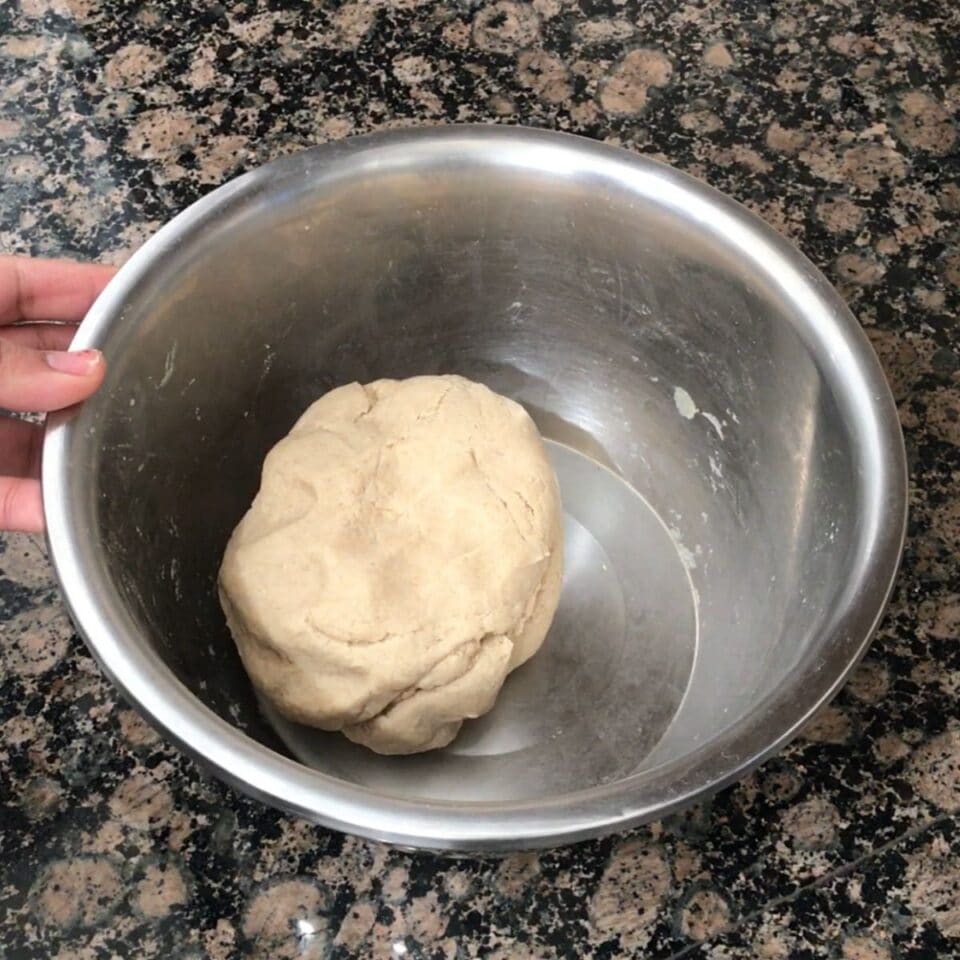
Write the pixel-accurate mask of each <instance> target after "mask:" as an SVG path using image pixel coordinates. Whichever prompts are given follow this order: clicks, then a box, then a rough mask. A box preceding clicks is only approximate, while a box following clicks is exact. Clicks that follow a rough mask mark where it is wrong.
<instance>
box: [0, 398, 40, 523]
mask: <svg viewBox="0 0 960 960" xmlns="http://www.w3.org/2000/svg"><path fill="white" fill-rule="evenodd" d="M42 447H43V427H41V426H40V424H38V423H28V422H27V421H26V420H17V419H16V418H15V417H0V476H6V477H36V478H39V476H40V450H41V449H42ZM0 529H2V527H0Z"/></svg>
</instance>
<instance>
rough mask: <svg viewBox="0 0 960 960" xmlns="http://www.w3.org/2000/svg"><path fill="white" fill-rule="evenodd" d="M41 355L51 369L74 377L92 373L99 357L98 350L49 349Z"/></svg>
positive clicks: (98, 361)
mask: <svg viewBox="0 0 960 960" xmlns="http://www.w3.org/2000/svg"><path fill="white" fill-rule="evenodd" d="M43 356H44V359H45V360H46V361H47V366H48V367H50V369H51V370H56V371H57V373H69V374H72V375H73V376H75V377H85V376H87V375H88V374H90V373H92V372H93V369H94V368H95V367H96V365H97V364H98V363H100V359H101V355H100V351H99V350H76V351H68V350H51V351H50V352H49V353H45V354H44V355H43Z"/></svg>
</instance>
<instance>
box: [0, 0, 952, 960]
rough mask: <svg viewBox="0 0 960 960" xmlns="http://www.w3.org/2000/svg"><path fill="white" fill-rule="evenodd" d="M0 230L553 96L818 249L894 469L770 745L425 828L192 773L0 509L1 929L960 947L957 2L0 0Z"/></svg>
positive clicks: (22, 246)
mask: <svg viewBox="0 0 960 960" xmlns="http://www.w3.org/2000/svg"><path fill="white" fill-rule="evenodd" d="M0 25H2V34H0V157H2V162H0V184H2V190H0V231H2V233H0V247H2V249H3V250H4V251H7V252H14V251H16V252H24V253H33V254H43V255H68V256H75V257H81V258H100V259H105V260H110V261H117V262H119V261H121V260H123V258H124V257H126V256H127V255H128V254H129V252H130V251H131V250H132V249H134V248H135V247H136V246H137V245H138V244H139V243H141V242H142V241H143V239H144V238H146V237H147V236H149V235H150V234H151V232H152V231H154V230H155V229H156V228H157V227H158V226H159V225H160V224H161V223H162V222H163V221H164V220H166V219H167V218H168V217H170V216H171V215H172V214H173V213H175V212H176V211H179V210H180V209H182V208H183V207H185V206H186V205H187V204H189V203H190V202H191V201H193V200H194V199H196V198H197V197H199V196H200V195H202V194H203V193H204V192H205V191H207V190H209V189H210V188H211V187H212V186H214V185H215V184H218V183H220V182H221V181H223V180H224V179H226V178H228V177H230V176H232V175H234V174H236V173H237V172H239V171H241V170H244V169H247V168H249V167H251V166H253V165H256V164H258V163H260V162H262V161H265V160H267V159H270V158H273V157H276V156H278V155H280V154H283V153H287V152H290V151H293V150H297V149H299V148H301V147H303V146H306V145H308V144H312V143H315V142H317V141H321V140H326V139H331V138H339V137H344V136H347V135H349V134H352V133H356V132H360V131H368V130H372V129H375V128H383V127H388V126H397V125H407V124H422V123H430V122H437V121H442V122H449V121H477V120H479V121H487V122H503V123H517V122H522V123H526V124H533V125H537V126H544V127H550V128H556V129H561V130H570V131H575V132H579V133H583V134H586V135H588V136H591V137H595V138H600V139H603V140H607V141H609V142H612V143H618V144H622V145H624V146H626V147H628V148H629V149H631V150H636V151H639V152H642V153H646V154H649V155H652V156H655V157H659V158H662V159H664V160H667V161H669V162H671V163H673V164H676V165H677V166H679V167H680V168H681V169H683V170H686V171H689V172H691V173H693V174H696V175H697V176H700V177H703V178H704V179H706V180H707V181H708V182H710V183H711V184H713V185H714V186H716V187H719V188H720V189H722V190H724V191H726V192H728V193H730V194H732V195H733V196H734V197H737V198H738V199H740V200H741V201H743V202H744V203H746V204H747V205H748V206H749V207H751V208H752V209H753V210H755V211H757V212H758V213H760V214H761V215H762V216H763V217H765V218H766V220H767V221H768V222H769V223H771V224H772V225H773V226H774V227H775V228H776V229H777V230H779V231H781V232H782V233H783V234H784V235H786V236H787V237H789V238H791V239H792V240H794V241H795V242H796V243H798V244H799V245H800V247H801V248H802V249H803V250H804V251H805V252H806V253H807V254H808V255H809V256H810V257H811V258H812V259H813V260H814V261H815V262H816V263H817V264H818V265H819V266H820V267H821V268H822V269H824V270H825V271H826V272H827V274H828V275H829V276H830V277H831V278H832V279H833V280H834V282H835V283H836V284H837V285H838V287H839V288H840V290H841V291H842V293H843V294H844V295H845V296H846V298H847V299H848V300H849V302H850V304H851V306H852V308H853V310H854V311H855V313H856V314H857V316H858V317H859V319H860V321H861V322H862V323H863V325H864V327H865V328H866V330H867V332H868V334H869V336H870V338H871V340H872V341H873V344H874V346H875V347H876V349H877V352H878V353H879V355H880V357H881V359H882V361H883V363H884V365H885V367H886V370H887V372H888V374H889V377H890V381H891V384H892V386H893V391H894V393H895V396H896V400H897V403H898V405H899V409H900V415H901V418H902V422H903V426H904V430H905V434H906V441H907V447H908V451H909V459H910V465H911V470H912V485H911V491H912V493H911V510H912V514H911V521H910V533H909V540H908V543H907V548H906V556H905V561H904V566H903V573H902V576H901V578H900V581H899V586H898V588H897V590H896V593H895V596H894V599H893V603H892V606H891V609H890V611H889V613H888V615H887V617H886V619H885V620H884V622H883V625H882V627H881V629H880V632H879V635H878V637H877V640H876V642H875V644H874V646H873V648H872V650H871V653H870V654H869V656H868V658H867V659H866V661H865V662H864V663H863V664H862V666H861V667H860V668H859V669H858V670H857V672H856V674H855V676H854V678H853V680H852V681H851V682H850V684H849V685H848V687H847V688H846V689H845V690H844V692H843V693H842V694H841V696H840V698H839V699H838V700H837V702H836V703H835V704H834V705H832V706H831V707H830V708H829V709H828V710H827V711H826V712H825V713H823V715H822V716H821V717H820V718H819V719H818V720H817V721H816V722H815V723H814V724H813V725H812V726H811V727H809V728H808V729H807V730H806V731H805V733H804V735H803V736H802V737H801V738H800V739H799V740H798V741H797V742H796V743H795V744H794V745H793V746H791V747H790V748H789V749H788V750H787V751H786V752H785V753H783V754H782V755H781V756H780V757H778V758H777V759H775V760H773V761H770V762H768V763H767V764H766V765H764V766H763V767H762V768H761V769H760V770H759V771H757V772H756V773H754V774H753V775H751V776H749V777H747V778H746V779H745V780H744V781H742V782H741V783H739V784H737V785H736V786H734V787H732V788H730V789H728V790H726V791H725V792H723V793H721V794H720V795H719V796H717V797H716V798H715V799H713V800H712V801H711V802H708V803H705V804H703V805H701V806H698V807H696V808H695V809H693V810H691V811H689V812H687V813H685V814H683V815H680V816H677V817H674V818H671V819H669V820H667V821H664V822H662V823H656V824H653V825H650V826H648V827H644V828H642V829H638V830H634V831H631V832H629V833H627V834H624V835H621V836H614V837H610V838H608V839H606V840H603V841H598V842H591V843H586V844H582V845H580V846H577V847H574V848H567V849H561V850H557V851H554V852H549V853H541V854H539V855H533V854H531V855H520V856H511V857H508V858H506V859H504V860H500V861H497V860H490V861H470V860H464V861H456V862H453V861H444V860H438V859H434V858H432V857H429V856H416V855H409V854H406V853H400V852H395V851H391V850H388V849H385V848H383V847H379V846H376V845H374V844H370V843H366V842H363V841H360V840H356V839H352V838H347V837H344V836H340V835H338V834H334V833H330V832H328V831H325V830H322V829H319V828H317V827H314V826H311V825H310V824H308V823H306V822H304V821H302V820H297V819H293V818H291V817H288V816H284V815H282V814H279V813H276V812H274V811H272V810H269V809H266V808H264V807H262V806H261V805H259V804H258V803H255V802H253V801H249V800H246V799H244V798H242V797H240V796H238V795H236V794H235V793H233V792H232V791H231V790H229V789H228V788H226V787H224V786H222V785H220V784H219V783H216V782H213V781H211V780H209V779H207V778H205V777H203V776H201V774H200V772H199V771H198V769H197V768H196V767H195V765H194V764H193V763H192V762H190V761H189V760H187V759H186V758H185V757H184V756H182V755H181V754H180V753H179V752H178V751H177V750H175V749H174V748H172V747H170V746H168V745H166V744H165V743H163V742H162V741H161V740H160V738H159V737H158V735H157V734H156V733H155V732H154V731H153V730H152V729H151V728H150V727H149V726H148V725H147V724H146V723H145V722H144V721H142V720H141V719H140V718H139V717H138V715H137V714H136V713H134V712H133V711H132V710H130V709H129V708H127V707H126V706H125V705H124V704H123V703H121V702H120V701H119V700H118V698H117V696H116V694H115V693H114V691H113V689H112V688H111V685H110V684H109V683H108V682H107V681H106V680H105V679H104V678H103V677H102V676H101V674H100V672H99V670H98V668H97V667H96V665H95V664H94V662H93V661H92V660H91V658H90V656H89V655H88V654H87V653H86V651H85V649H84V647H83V646H82V644H81V643H80V641H79V640H78V639H77V638H76V636H75V635H74V633H73V630H72V629H71V626H70V624H69V621H68V620H67V617H66V615H65V613H64V610H63V606H62V603H61V600H60V597H59V594H58V591H57V589H56V586H55V584H54V580H53V575H52V572H51V569H50V565H49V563H48V561H47V558H46V556H45V553H44V546H43V543H42V540H41V539H40V538H37V537H28V536H16V535H10V536H6V537H0V622H2V634H3V639H2V643H0V656H2V659H3V671H2V697H0V719H2V734H0V780H2V790H0V802H2V805H3V811H2V819H0V839H2V857H0V955H2V956H3V957H6V958H9V960H15V958H17V960H18V958H26V957H36V958H60V960H66V958H83V960H94V958H107V957H138V958H151V957H171V956H175V957H185V958H195V957H209V958H213V960H226V958H234V957H241V956H249V957H262V958H268V957H269V958H282V957H303V958H320V957H349V956H376V957H391V956H392V957H414V958H428V957H429V958H433V957H446V958H465V957H485V958H487V957H488V958H518V960H522V958H525V957H537V958H541V957H542V958H552V957H570V958H575V957H581V956H597V957H614V956H624V955H632V956H649V957H656V958H667V957H681V956H682V957H709V958H716V960H721V958H740V957H744V958H746V957H758V958H770V960H773V958H787V957H796V958H814V957H816V958H820V957H823V958H844V960H881V958H883V960H887V958H898V960H907V958H928V957H946V956H958V955H960V853H958V852H957V850H958V842H957V835H958V814H960V706H958V697H960V647H958V644H957V643H956V641H957V639H958V634H960V593H958V590H960V331H958V329H957V307H958V303H960V225H958V224H960V159H958V130H957V115H958V108H960V76H958V72H957V64H958V57H960V41H958V37H960V8H958V7H956V6H955V5H953V4H951V3H947V2H943V0H941V2H937V0H897V2H894V0H885V2H879V0H835V2H831V3H825V4H821V3H816V2H813V0H806V2H804V0H767V2H761V0H758V2H745V0H696V2H688V3H684V2H683V0H642V2H640V0H596V2H591V0H582V2H579V3H577V2H571V0H534V2H532V3H518V2H509V0H499V2H478V0H457V2H429V0H428V2H417V0H396V2H388V0H351V2H346V3H340V4H332V3H320V2H311V0H292V2H277V0H271V2H264V3H255V2H253V0H239V2H232V0H225V2H224V3H223V4H222V5H221V4H217V3H207V2H201V0H182V2H175V0H114V2H111V3H106V2H103V0H19V2H14V0H11V2H8V3H5V4H3V6H2V7H0Z"/></svg>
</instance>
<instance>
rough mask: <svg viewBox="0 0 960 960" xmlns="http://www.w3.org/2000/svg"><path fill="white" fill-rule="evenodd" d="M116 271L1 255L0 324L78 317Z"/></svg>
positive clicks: (94, 265)
mask: <svg viewBox="0 0 960 960" xmlns="http://www.w3.org/2000/svg"><path fill="white" fill-rule="evenodd" d="M115 272H116V270H115V268H114V267H107V266H102V265H100V264H87V263H72V262H70V261H69V260H32V259H30V258H29V257H0V324H8V323H13V322H14V321H16V320H74V321H75V320H80V319H81V318H82V317H83V315H84V314H85V313H86V312H87V310H89V309H90V306H91V304H92V303H93V301H94V300H96V298H97V296H98V295H99V293H100V291H101V290H102V289H103V288H104V287H105V286H106V285H107V283H108V282H109V280H110V278H111V277H112V276H113V275H114V273H115Z"/></svg>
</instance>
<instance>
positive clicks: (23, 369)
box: [0, 338, 105, 413]
mask: <svg viewBox="0 0 960 960" xmlns="http://www.w3.org/2000/svg"><path fill="white" fill-rule="evenodd" d="M104 372H105V365H104V362H103V355H102V354H101V353H100V351H99V350H78V351H67V350H50V351H47V352H41V351H40V350H29V349H27V348H25V347H21V346H18V345H17V344H14V343H11V342H10V341H8V340H3V339H2V338H0V407H5V408H6V409H7V410H17V411H34V412H37V413H40V412H46V411H48V410H60V409H62V408H63V407H69V406H72V405H73V404H75V403H80V401H81V400H85V399H86V398H87V397H89V396H90V394H91V393H93V392H94V391H95V390H96V389H97V387H99V386H100V383H101V382H102V380H103V375H104Z"/></svg>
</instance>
